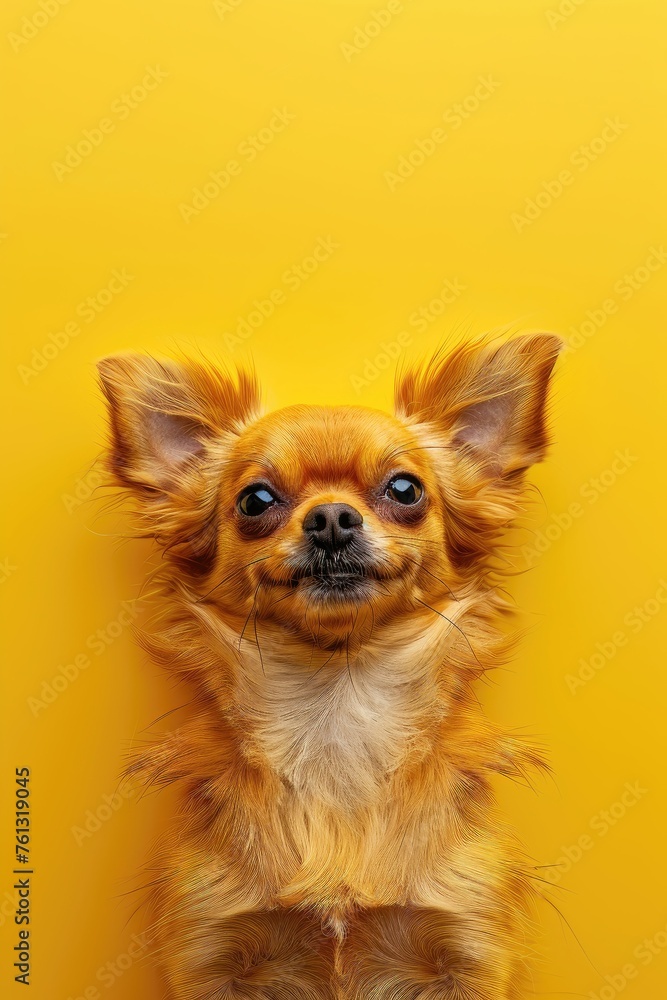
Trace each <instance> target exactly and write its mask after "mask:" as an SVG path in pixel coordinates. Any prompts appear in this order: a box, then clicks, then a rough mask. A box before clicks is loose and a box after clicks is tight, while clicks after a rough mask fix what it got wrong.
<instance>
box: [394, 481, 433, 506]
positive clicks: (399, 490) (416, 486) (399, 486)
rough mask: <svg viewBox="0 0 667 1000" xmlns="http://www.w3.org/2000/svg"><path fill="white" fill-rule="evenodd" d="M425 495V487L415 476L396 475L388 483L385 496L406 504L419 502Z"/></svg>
mask: <svg viewBox="0 0 667 1000" xmlns="http://www.w3.org/2000/svg"><path fill="white" fill-rule="evenodd" d="M423 495H424V487H423V486H422V484H421V483H420V482H419V480H418V479H417V478H416V477H415V476H409V475H407V474H406V475H404V476H395V477H394V478H393V479H390V480H389V482H388V483H387V489H386V490H385V496H386V497H389V499H390V500H393V501H394V502H395V503H402V504H404V505H405V506H411V505H412V504H415V503H419V501H420V500H421V498H422V497H423Z"/></svg>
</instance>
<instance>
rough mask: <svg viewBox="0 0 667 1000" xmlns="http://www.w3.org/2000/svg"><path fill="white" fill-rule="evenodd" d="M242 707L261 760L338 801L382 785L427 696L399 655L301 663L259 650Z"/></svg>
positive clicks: (368, 796)
mask: <svg viewBox="0 0 667 1000" xmlns="http://www.w3.org/2000/svg"><path fill="white" fill-rule="evenodd" d="M244 695H245V696H244V698H243V702H244V711H245V714H246V716H247V720H248V723H249V725H250V728H251V730H252V734H253V739H254V740H255V741H256V743H257V744H258V745H259V747H260V748H261V750H262V751H263V754H264V755H265V757H266V759H267V762H268V764H269V765H270V767H271V768H272V770H274V771H275V773H276V774H278V775H280V777H281V778H283V779H284V780H286V781H287V782H288V783H289V784H290V785H291V787H292V788H293V789H294V790H295V791H296V792H297V793H298V794H303V795H306V796H308V797H311V796H315V797H316V798H319V799H321V800H322V801H324V802H328V803H329V804H330V805H337V806H339V807H342V808H344V809H350V808H352V809H354V808H356V807H363V806H364V805H367V804H368V803H369V802H370V801H372V800H373V799H374V798H375V797H376V796H377V794H378V792H379V791H380V790H381V789H382V787H383V786H384V785H386V783H387V780H388V778H389V777H390V776H391V775H392V774H393V773H394V772H395V771H396V769H397V768H398V767H399V766H400V764H401V762H402V761H403V760H404V759H405V756H406V754H407V753H408V751H409V749H410V747H411V746H412V745H413V743H414V741H415V739H416V738H417V737H418V735H419V732H420V729H421V728H422V726H423V722H424V718H425V715H428V714H429V709H431V708H432V704H433V701H434V699H435V691H434V689H433V687H432V685H431V683H430V682H429V681H428V680H427V679H426V678H425V677H423V676H421V675H420V673H419V671H418V670H416V669H414V667H413V666H411V664H410V662H409V660H408V658H407V657H405V658H401V657H395V656H394V657H389V656H387V657H384V658H380V657H378V658H375V659H374V658H372V657H368V658H366V659H365V660H364V661H361V662H360V661H354V662H353V663H348V662H347V661H346V660H344V661H343V662H342V663H341V662H338V663H333V662H332V663H331V664H327V665H325V666H324V667H322V668H321V669H320V670H317V671H314V670H312V669H310V670H303V669H302V668H299V667H298V666H296V665H294V664H293V663H291V662H289V661H288V660H284V659H282V658H280V657H273V658H267V657H266V656H265V657H264V664H263V670H262V669H261V667H260V671H259V673H258V672H257V670H252V671H251V672H249V673H248V674H246V679H245V691H244Z"/></svg>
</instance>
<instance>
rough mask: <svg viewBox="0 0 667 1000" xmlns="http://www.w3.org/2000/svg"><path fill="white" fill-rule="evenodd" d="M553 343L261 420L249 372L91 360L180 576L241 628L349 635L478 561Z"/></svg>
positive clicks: (511, 479)
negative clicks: (365, 401)
mask: <svg viewBox="0 0 667 1000" xmlns="http://www.w3.org/2000/svg"><path fill="white" fill-rule="evenodd" d="M559 347H560V343H559V341H558V340H557V339H556V338H555V337H552V336H548V335H540V336H533V337H522V338H518V339H516V340H513V341H509V342H507V343H504V344H498V343H495V344H494V343H477V344H472V345H467V346H464V347H461V348H459V349H458V350H457V351H455V352H453V353H452V354H451V355H449V356H447V357H436V358H435V359H434V360H433V361H432V362H431V364H430V365H428V366H426V367H425V368H424V369H423V370H422V371H421V372H417V373H414V372H413V373H410V374H408V375H407V376H406V377H405V378H404V379H403V380H402V382H401V383H400V385H399V386H398V389H397V399H396V415H395V416H390V415H389V414H385V413H382V412H380V411H377V410H371V409H367V408H363V407H320V406H293V407H288V408H286V409H283V410H278V411H276V412H274V413H270V414H267V415H263V416H261V415H259V400H258V393H257V387H256V385H255V382H254V380H253V379H252V378H250V377H249V376H247V375H244V374H241V375H240V376H239V381H238V382H234V381H232V380H231V379H230V378H229V377H228V376H227V375H226V374H224V373H221V372H220V371H217V370H215V369H212V368H209V367H207V366H203V365H201V364H195V363H193V362H186V363H183V364H175V363H172V362H168V363H158V362H156V361H154V360H153V359H151V358H145V357H141V356H137V355H126V356H117V357H114V358H109V359H107V360H105V361H104V362H102V363H101V365H100V372H101V377H102V384H103V388H104V391H105V394H106V396H107V399H108V401H109V404H110V418H111V427H112V445H111V452H110V457H111V467H112V469H113V471H114V474H115V477H116V479H117V480H118V481H119V482H120V483H122V484H123V485H124V486H126V487H128V488H129V489H130V490H131V491H132V492H133V494H134V495H135V497H136V498H137V499H138V502H139V510H140V516H141V521H142V526H143V529H144V531H145V533H147V534H151V535H153V536H155V537H156V538H157V540H158V542H159V543H160V544H161V545H162V546H163V547H164V549H165V552H166V554H167V555H168V557H169V558H168V565H169V566H170V567H171V572H172V573H173V575H174V581H175V582H176V583H177V585H180V586H181V587H183V586H185V587H188V588H190V589H191V590H192V591H193V592H194V593H196V595H197V598H198V599H200V600H206V601H208V602H211V603H213V604H215V605H216V606H217V608H218V609H219V611H220V614H222V615H223V617H225V618H226V619H227V620H229V621H230V622H233V623H234V624H235V625H239V624H243V623H247V621H248V619H249V618H250V616H251V615H252V616H253V623H255V624H256V621H257V619H260V620H262V619H270V620H271V621H273V622H274V623H279V624H281V625H283V626H284V627H285V628H287V629H288V630H289V631H290V632H291V633H294V634H297V635H303V636H308V635H311V636H312V635H315V634H317V636H318V638H321V635H322V633H323V632H324V633H326V634H328V635H329V636H331V637H333V641H336V640H337V639H341V637H343V636H349V634H350V631H351V629H352V628H353V627H354V625H355V623H356V622H357V620H359V619H361V620H364V621H367V620H368V618H369V616H370V618H371V619H372V621H373V625H374V627H380V626H381V625H382V624H387V623H390V622H393V621H396V620H397V619H398V618H400V617H401V616H402V615H406V614H410V613H411V612H414V610H416V609H423V607H424V605H426V606H429V607H430V606H434V607H437V605H438V604H441V603H442V601H443V600H444V599H445V598H446V597H447V595H448V594H449V595H451V593H452V591H453V589H454V588H457V587H459V586H462V585H464V584H465V583H466V582H467V583H470V581H471V580H474V579H475V578H476V577H479V574H480V573H481V572H482V570H483V566H484V562H485V559H486V558H488V555H489V553H490V551H491V549H492V546H493V543H494V540H495V537H496V535H497V533H498V531H499V529H500V528H502V527H503V526H504V525H505V524H506V523H507V522H508V521H509V520H510V519H511V516H512V514H513V512H514V505H515V504H516V501H517V498H518V495H519V486H520V482H521V477H522V473H523V471H524V470H525V469H526V468H527V467H528V466H529V465H530V464H532V462H535V461H538V460H539V459H540V458H542V456H543V453H544V450H545V447H546V433H545V426H544V407H545V400H546V392H547V384H548V379H549V375H550V372H551V369H552V367H553V364H554V361H555V358H556V355H557V353H558V350H559Z"/></svg>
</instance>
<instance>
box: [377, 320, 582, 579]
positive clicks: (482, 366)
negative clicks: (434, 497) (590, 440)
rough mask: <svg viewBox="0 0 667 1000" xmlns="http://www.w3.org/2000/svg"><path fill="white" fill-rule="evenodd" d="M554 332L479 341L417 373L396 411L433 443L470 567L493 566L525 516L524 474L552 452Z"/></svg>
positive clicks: (454, 545) (462, 558) (462, 565)
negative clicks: (503, 539)
mask: <svg viewBox="0 0 667 1000" xmlns="http://www.w3.org/2000/svg"><path fill="white" fill-rule="evenodd" d="M561 347H562V341H561V340H560V339H559V338H558V337H556V336H554V335H552V334H535V335H530V336H523V337H516V338H515V339H513V340H509V341H504V342H499V341H497V340H496V341H489V340H488V339H487V340H482V341H473V342H472V343H467V344H463V345H461V346H459V347H457V348H456V349H455V350H454V351H453V352H451V353H449V354H443V353H439V354H437V355H436V356H435V357H434V358H433V359H432V360H431V361H430V362H429V363H428V364H427V365H426V366H425V367H424V368H422V369H417V370H412V371H409V372H408V373H407V374H406V375H405V376H404V378H403V379H402V380H401V381H400V382H399V384H398V385H397V389H396V409H397V413H398V415H399V416H402V417H403V418H404V419H406V420H407V422H408V423H409V425H410V426H411V427H412V428H413V430H414V432H415V433H416V435H417V437H418V439H419V440H420V441H422V443H423V447H425V448H427V449H429V454H430V455H431V456H432V461H433V463H434V465H435V467H436V469H437V471H438V475H439V477H440V480H441V483H442V487H441V488H442V495H443V498H444V501H445V504H446V506H447V509H448V511H449V514H450V516H449V517H448V518H447V521H446V529H445V542H446V544H447V548H448V551H449V554H450V558H451V559H452V562H453V563H454V565H456V566H457V567H458V568H459V569H460V570H461V571H462V572H472V573H473V574H476V573H478V572H481V573H482V574H484V573H485V572H486V567H487V565H488V560H489V558H490V557H491V555H492V554H493V552H494V551H495V546H496V544H497V541H498V539H499V537H500V535H501V533H502V531H503V530H504V529H505V528H506V527H507V526H508V525H509V524H510V523H511V522H512V520H513V518H514V517H515V516H516V513H517V510H518V506H519V503H520V498H521V494H522V485H523V474H524V472H525V470H526V469H527V468H528V467H529V466H530V465H532V464H533V463H534V462H539V461H541V460H542V458H544V455H545V452H546V448H547V445H548V434H547V427H546V413H545V411H546V402H547V393H548V387H549V379H550V376H551V371H552V369H553V366H554V364H555V361H556V358H557V356H558V353H559V351H560V350H561Z"/></svg>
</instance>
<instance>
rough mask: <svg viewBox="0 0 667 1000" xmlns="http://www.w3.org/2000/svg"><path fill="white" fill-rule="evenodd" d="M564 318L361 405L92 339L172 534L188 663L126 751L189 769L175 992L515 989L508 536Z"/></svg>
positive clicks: (172, 599)
mask: <svg viewBox="0 0 667 1000" xmlns="http://www.w3.org/2000/svg"><path fill="white" fill-rule="evenodd" d="M560 347H561V341H560V340H559V339H558V338H557V337H555V336H553V335H550V334H536V335H524V336H519V337H514V338H510V339H507V338H501V339H491V338H484V339H481V340H475V341H471V342H467V343H462V344H459V345H458V346H456V347H455V348H454V349H452V350H450V351H449V352H448V353H445V352H442V351H441V352H439V353H438V354H436V356H435V357H434V358H433V359H432V360H431V361H430V362H429V363H428V364H426V365H423V366H421V367H417V368H416V369H411V370H408V371H407V372H406V373H405V374H404V375H403V376H402V377H401V378H400V379H399V380H398V383H397V389H396V405H395V415H393V416H392V415H389V414H387V413H384V412H381V411H378V410H373V409H368V408H364V407H360V406H334V407H329V406H305V405H304V406H290V407H287V408H286V409H282V410H278V411H276V412H272V413H268V414H264V413H262V412H261V408H260V398H259V392H258V387H257V383H256V379H255V377H254V375H253V374H252V373H249V372H247V371H240V372H238V373H237V374H236V375H234V376H232V375H230V374H229V373H227V372H225V371H222V370H220V369H218V368H216V367H215V366H213V365H209V364H207V363H205V362H202V361H194V360H188V359H186V360H182V361H179V362H174V361H158V360H156V359H154V358H152V357H147V356H142V355H137V354H121V355H116V356H112V357H109V358H106V359H105V360H103V361H102V362H100V364H99V372H100V378H101V384H102V388H103V391H104V394H105V396H106V399H107V401H108V413H109V422H110V446H109V450H108V455H107V461H108V468H109V471H110V473H111V475H112V480H113V483H114V484H115V485H116V486H120V487H121V488H122V489H123V490H124V491H126V493H127V494H129V495H130V496H131V497H132V498H133V510H134V516H135V519H136V530H137V534H139V535H142V536H150V537H152V538H154V539H155V542H156V543H157V546H158V547H159V549H160V550H161V552H162V557H163V559H162V564H161V565H162V570H161V578H160V579H161V583H160V594H161V597H160V601H161V605H160V606H161V609H162V610H161V617H160V619H159V620H158V622H157V624H156V625H154V627H153V628H152V630H151V632H150V634H148V633H145V634H144V633H142V634H141V637H140V638H141V642H142V644H143V645H144V646H145V647H146V648H147V649H148V650H149V652H150V653H151V655H152V656H153V657H154V659H155V660H156V661H157V662H158V663H160V664H161V665H162V666H164V667H165V668H166V669H167V670H168V671H169V673H170V674H171V675H172V676H173V677H175V678H179V679H181V680H183V681H185V682H186V684H187V686H188V690H189V691H190V695H191V705H190V708H189V713H188V715H187V719H186V721H184V722H183V724H182V725H180V726H179V727H178V728H177V729H176V730H175V731H173V732H171V733H169V734H168V735H165V736H164V737H163V738H157V739H156V740H155V741H154V742H151V743H150V744H149V745H148V746H147V747H146V746H145V747H143V748H141V749H140V750H138V751H137V753H136V756H135V757H134V758H133V759H132V761H131V763H130V765H129V771H130V772H131V773H134V774H136V775H139V776H140V780H142V781H143V782H145V783H146V785H149V784H168V783H171V782H175V781H176V782H181V783H182V795H181V802H182V807H181V809H180V811H179V813H178V815H177V816H176V817H175V818H174V820H173V823H172V825H171V828H170V829H169V830H168V831H167V833H166V836H165V837H164V841H163V843H162V845H161V847H160V853H159V859H158V860H157V861H155V862H154V863H153V864H152V865H151V867H152V869H153V870H154V871H157V873H158V874H157V878H155V879H153V884H152V886H151V889H150V904H151V907H152V911H153V915H154V924H153V926H154V927H155V928H156V931H155V948H156V951H157V953H158V957H159V961H160V963H161V965H162V968H163V972H164V976H165V978H166V981H167V983H168V994H169V996H170V997H171V998H173V1000H242V998H243V1000H260V998H261V1000H516V998H518V997H522V996H523V995H524V994H523V989H524V986H525V978H526V965H527V962H526V959H527V957H528V955H529V953H530V950H531V945H530V928H531V926H532V919H533V901H534V899H535V898H536V897H537V896H538V891H537V889H536V888H535V881H536V880H535V878H534V872H531V868H530V866H529V864H528V863H527V861H526V860H525V858H524V856H523V854H522V851H521V848H520V846H519V845H518V843H517V842H516V841H515V839H514V836H513V834H512V832H511V831H509V830H508V829H506V828H505V826H504V825H503V824H502V822H500V820H499V819H498V816H497V815H496V811H495V810H496V807H495V805H494V798H493V792H492V787H491V786H492V783H493V777H494V775H496V774H498V773H500V774H505V775H510V776H521V775H524V774H525V772H526V769H527V768H528V767H529V766H530V765H538V766H539V765H540V757H539V754H538V753H537V752H536V751H535V750H534V749H533V748H532V747H531V746H530V745H529V744H524V743H523V742H522V741H521V740H518V739H514V738H509V737H508V736H506V735H505V734H503V733H502V732H500V731H499V730H498V729H497V728H496V727H495V726H494V725H493V724H492V723H491V722H489V721H488V720H487V719H486V718H485V717H484V715H483V713H482V710H481V708H480V705H479V702H478V700H477V698H476V696H475V690H474V688H475V683H474V682H475V681H476V679H477V678H479V677H480V676H481V675H482V674H483V673H484V671H486V670H488V669H489V668H492V667H494V666H497V665H498V664H500V663H502V662H505V661H506V658H507V656H508V654H509V653H510V651H511V647H512V640H511V638H509V637H508V636H507V634H506V632H503V631H502V630H501V629H500V627H499V626H500V621H501V619H502V618H503V617H504V616H506V614H507V613H508V611H509V610H510V606H509V603H508V601H507V599H506V598H505V597H504V596H503V593H502V591H501V590H500V588H499V580H500V578H499V569H498V565H499V561H498V558H497V556H498V546H499V544H500V542H501V539H502V535H503V531H504V529H506V528H507V527H508V525H510V524H511V522H512V520H513V519H514V518H515V516H517V514H518V512H519V510H520V508H521V504H522V498H523V495H524V487H525V481H524V480H525V473H526V470H527V469H528V468H529V466H531V465H532V464H533V463H534V462H539V461H540V460H541V459H542V458H543V457H544V454H545V450H546V447H547V443H548V441H547V430H546V423H545V407H546V400H547V393H548V384H549V380H550V376H551V372H552V369H553V366H554V363H555V360H556V357H557V355H558V352H559V350H560Z"/></svg>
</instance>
